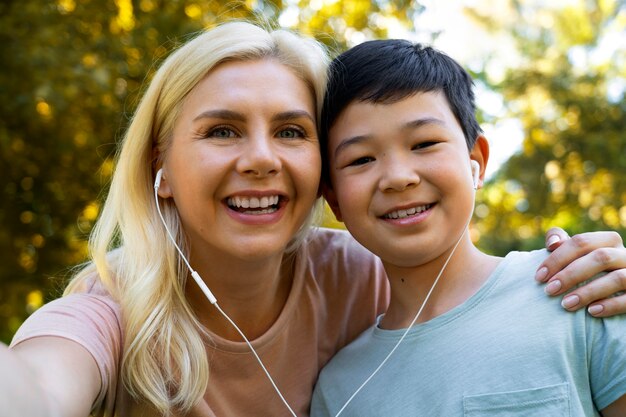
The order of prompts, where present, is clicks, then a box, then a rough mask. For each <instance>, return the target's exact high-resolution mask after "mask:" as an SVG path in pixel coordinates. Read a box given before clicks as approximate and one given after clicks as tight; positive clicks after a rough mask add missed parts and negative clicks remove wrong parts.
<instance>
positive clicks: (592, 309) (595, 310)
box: [587, 304, 604, 316]
mask: <svg viewBox="0 0 626 417" xmlns="http://www.w3.org/2000/svg"><path fill="white" fill-rule="evenodd" d="M587 311H588V312H589V314H591V315H592V316H595V315H596V314H600V313H602V312H603V311H604V306H603V305H602V304H594V305H592V306H589V308H588V309H587Z"/></svg>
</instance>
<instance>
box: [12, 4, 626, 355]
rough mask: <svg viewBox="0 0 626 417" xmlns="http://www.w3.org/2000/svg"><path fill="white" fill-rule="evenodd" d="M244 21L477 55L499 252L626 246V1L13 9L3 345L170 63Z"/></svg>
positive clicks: (88, 211)
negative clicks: (616, 238) (555, 230)
mask: <svg viewBox="0 0 626 417" xmlns="http://www.w3.org/2000/svg"><path fill="white" fill-rule="evenodd" d="M233 18H244V19H249V20H253V21H259V20H261V21H264V22H269V23H271V24H272V25H275V26H283V27H287V28H293V29H297V30H299V31H301V32H303V33H305V34H308V35H311V36H314V37H316V38H317V39H318V40H320V41H322V42H324V43H325V44H326V45H328V47H329V49H330V51H331V53H332V54H333V55H334V54H336V53H338V52H341V51H342V50H344V49H345V48H346V47H349V46H352V45H355V44H358V43H360V42H362V41H364V40H368V39H373V38H385V37H402V38H407V39H411V40H414V41H420V42H425V43H430V44H434V45H435V46H436V47H438V48H439V49H441V50H443V51H445V52H447V53H448V54H449V55H451V56H452V57H453V58H455V59H457V60H458V61H459V62H461V63H462V64H463V65H464V66H465V67H466V68H467V69H468V70H469V71H470V72H471V73H472V75H473V76H474V77H475V79H476V88H477V95H478V96H477V102H478V106H479V107H480V114H479V116H480V120H481V123H482V126H483V128H484V130H485V132H486V135H487V137H488V138H489V140H490V143H491V146H492V152H493V156H492V160H491V161H490V164H491V166H490V169H489V181H488V183H487V184H486V186H485V188H484V189H483V190H482V191H480V192H479V193H478V196H479V197H478V198H479V201H478V203H477V208H476V212H475V219H474V220H475V221H474V224H473V225H472V236H473V238H474V240H475V241H476V242H477V243H478V245H479V246H480V247H481V248H482V249H484V250H486V251H488V252H490V253H494V254H503V253H506V252H509V251H511V250H519V249H531V248H538V247H542V246H543V236H544V232H545V231H546V230H547V229H548V228H549V227H550V226H560V227H563V228H565V229H566V230H567V231H568V232H569V233H571V234H573V233H577V232H581V231H591V230H601V229H605V230H606V229H611V230H616V231H618V232H619V233H620V234H621V235H622V237H623V238H626V100H625V99H624V96H625V92H626V4H625V2H624V1H623V0H595V1H594V0H568V1H563V0H554V1H550V2H545V1H532V0H473V1H472V0H467V1H462V0H451V1H446V2H442V1H439V2H436V1H435V0H432V1H411V0H374V1H364V0H346V1H341V0H311V1H308V0H302V1H297V0H285V1H280V0H275V1H271V0H267V1H266V0H246V1H236V2H233V1H194V0H167V1H165V0H132V1H131V0H50V1H41V0H39V1H38V0H19V1H17V0H3V1H2V2H1V3H0V58H1V62H2V70H1V72H0V173H1V175H0V190H2V196H3V198H2V200H1V203H0V204H1V205H0V225H1V227H0V248H1V251H0V340H1V341H3V342H5V343H6V342H9V341H10V339H11V337H12V335H13V333H14V332H15V330H16V329H17V328H18V327H19V325H20V324H21V323H22V321H23V320H24V319H25V318H26V317H27V316H28V315H29V314H30V313H32V312H33V311H34V310H36V309H37V308H39V307H40V306H41V305H42V304H43V303H45V302H47V301H49V300H51V299H52V298H55V297H58V296H59V295H60V294H61V292H62V290H63V287H64V285H65V283H66V282H67V280H68V279H69V278H70V276H71V274H72V267H73V266H75V265H77V264H79V263H81V262H84V261H85V260H86V239H87V237H88V234H89V231H90V229H91V227H92V226H93V224H94V221H95V220H96V218H97V216H98V213H99V210H100V205H101V201H102V199H103V197H104V196H105V195H106V186H107V184H108V183H109V181H110V178H111V172H112V170H113V166H114V161H113V159H114V153H115V151H116V144H117V143H118V141H119V140H120V138H121V137H122V135H123V133H124V130H125V128H126V127H127V125H128V123H129V119H130V117H131V115H132V112H133V110H134V108H135V106H136V104H137V101H138V98H139V96H140V94H141V92H142V90H143V89H144V88H145V87H146V83H147V81H148V80H149V79H150V77H151V75H152V73H153V71H154V69H155V68H156V67H157V66H158V64H159V62H160V61H162V60H163V59H164V58H165V57H166V56H167V54H168V53H169V51H171V50H172V48H174V47H176V45H179V44H180V43H182V42H184V41H185V40H187V39H189V37H190V36H192V34H193V33H194V32H197V31H199V30H201V29H203V28H210V27H213V26H214V25H216V24H218V23H219V22H223V21H226V20H229V19H233ZM324 222H325V224H326V225H330V226H335V227H341V225H340V224H339V223H337V222H336V221H334V219H333V217H332V215H331V214H329V213H327V216H326V218H325V221H324Z"/></svg>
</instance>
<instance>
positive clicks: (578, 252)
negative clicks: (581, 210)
mask: <svg viewBox="0 0 626 417" xmlns="http://www.w3.org/2000/svg"><path fill="white" fill-rule="evenodd" d="M546 247H547V248H548V249H549V250H551V251H553V252H552V253H551V254H550V256H549V257H548V258H547V259H546V260H545V261H544V262H543V263H542V264H541V265H540V266H539V268H538V269H537V281H539V282H545V283H547V285H546V293H548V294H549V295H561V294H565V296H564V298H563V302H562V304H563V307H564V308H566V309H567V310H570V311H575V310H578V309H580V308H583V307H585V306H588V310H589V313H590V314H592V315H593V316H596V317H608V316H613V315H617V314H624V313H626V295H619V293H620V292H622V291H625V290H626V248H624V244H623V241H622V238H621V236H620V235H619V234H618V233H616V232H590V233H581V234H578V235H575V236H573V237H572V238H569V236H568V235H567V233H565V232H564V231H563V230H562V229H560V228H552V229H550V230H548V232H547V233H546ZM600 272H606V275H603V276H601V277H599V278H596V279H595V280H593V281H591V282H589V283H587V284H586V285H584V286H581V287H579V288H576V289H575V290H573V291H571V292H569V291H570V290H571V289H572V288H574V287H575V286H576V285H578V284H580V283H581V282H584V281H586V280H588V279H590V278H592V277H593V276H594V275H596V274H598V273H600ZM566 293H567V294H566ZM616 294H618V295H617V296H616Z"/></svg>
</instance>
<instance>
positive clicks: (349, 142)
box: [335, 117, 446, 155]
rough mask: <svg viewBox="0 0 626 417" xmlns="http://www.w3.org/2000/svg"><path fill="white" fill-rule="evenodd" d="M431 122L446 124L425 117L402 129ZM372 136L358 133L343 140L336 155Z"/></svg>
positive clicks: (403, 126)
mask: <svg viewBox="0 0 626 417" xmlns="http://www.w3.org/2000/svg"><path fill="white" fill-rule="evenodd" d="M431 124H435V125H439V126H445V125H446V123H445V122H444V121H443V120H441V119H438V118H436V117H423V118H420V119H415V120H411V121H410V122H407V123H405V124H404V125H402V127H401V129H403V130H404V129H416V128H419V127H422V126H426V125H431ZM370 137H371V136H370V135H358V136H353V137H351V138H348V139H345V140H343V141H341V143H340V144H339V145H337V147H336V148H335V155H337V154H338V153H339V152H340V151H342V150H343V149H344V148H347V147H348V146H350V145H354V144H356V143H361V142H364V141H366V140H368V139H369V138H370Z"/></svg>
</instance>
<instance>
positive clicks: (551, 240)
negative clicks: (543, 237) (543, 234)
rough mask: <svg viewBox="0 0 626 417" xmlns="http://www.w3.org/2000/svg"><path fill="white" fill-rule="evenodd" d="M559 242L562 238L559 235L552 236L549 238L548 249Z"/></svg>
mask: <svg viewBox="0 0 626 417" xmlns="http://www.w3.org/2000/svg"><path fill="white" fill-rule="evenodd" d="M559 240H561V238H560V237H559V236H558V235H552V236H550V237H549V238H548V245H547V246H548V247H550V246H552V245H554V244H555V243H557V242H558V241H559Z"/></svg>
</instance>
